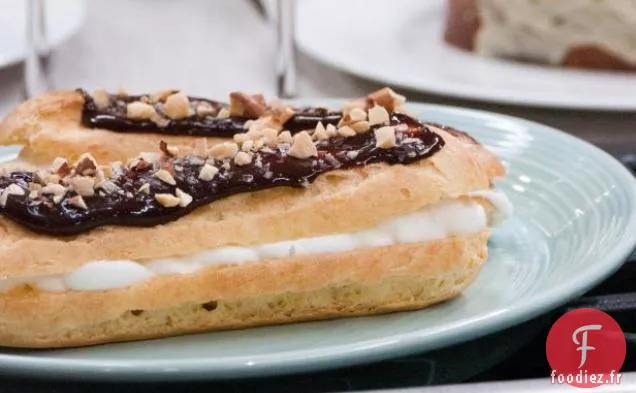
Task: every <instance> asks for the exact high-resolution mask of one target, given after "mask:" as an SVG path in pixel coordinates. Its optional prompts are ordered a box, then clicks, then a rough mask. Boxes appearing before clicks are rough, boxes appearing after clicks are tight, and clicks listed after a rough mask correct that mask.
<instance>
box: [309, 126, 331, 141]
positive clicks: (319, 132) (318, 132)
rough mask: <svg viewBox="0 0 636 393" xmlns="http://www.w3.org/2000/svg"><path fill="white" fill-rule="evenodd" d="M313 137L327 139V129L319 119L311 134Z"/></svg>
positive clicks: (321, 139)
mask: <svg viewBox="0 0 636 393" xmlns="http://www.w3.org/2000/svg"><path fill="white" fill-rule="evenodd" d="M312 137H313V139H315V140H319V141H323V140H325V139H329V134H327V130H326V129H325V126H324V125H323V124H322V122H321V121H319V122H318V124H316V129H315V130H314V133H313V135H312Z"/></svg>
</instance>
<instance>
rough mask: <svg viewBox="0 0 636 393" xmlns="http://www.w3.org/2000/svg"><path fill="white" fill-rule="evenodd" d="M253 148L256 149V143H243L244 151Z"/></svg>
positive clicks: (250, 141)
mask: <svg viewBox="0 0 636 393" xmlns="http://www.w3.org/2000/svg"><path fill="white" fill-rule="evenodd" d="M253 148H254V141H253V140H251V139H250V140H249V141H245V142H243V145H241V150H243V151H250V150H252V149H253Z"/></svg>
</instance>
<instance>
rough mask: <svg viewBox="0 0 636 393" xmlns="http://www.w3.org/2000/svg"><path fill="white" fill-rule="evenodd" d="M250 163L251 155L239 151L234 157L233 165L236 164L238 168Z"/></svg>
mask: <svg viewBox="0 0 636 393" xmlns="http://www.w3.org/2000/svg"><path fill="white" fill-rule="evenodd" d="M251 162H252V155H251V154H249V153H246V152H244V151H240V152H238V153H236V156H234V163H236V165H238V166H243V165H247V164H249V163H251Z"/></svg>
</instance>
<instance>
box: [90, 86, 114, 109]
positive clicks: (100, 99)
mask: <svg viewBox="0 0 636 393" xmlns="http://www.w3.org/2000/svg"><path fill="white" fill-rule="evenodd" d="M91 97H93V101H95V105H97V108H99V109H104V108H107V107H108V106H109V105H110V95H109V94H108V92H107V91H106V90H105V89H97V90H94V91H93V93H92V94H91Z"/></svg>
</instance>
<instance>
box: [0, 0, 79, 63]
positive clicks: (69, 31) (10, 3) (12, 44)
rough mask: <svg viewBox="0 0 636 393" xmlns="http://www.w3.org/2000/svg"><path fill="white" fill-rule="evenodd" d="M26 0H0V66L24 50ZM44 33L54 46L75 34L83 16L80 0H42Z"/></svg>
mask: <svg viewBox="0 0 636 393" xmlns="http://www.w3.org/2000/svg"><path fill="white" fill-rule="evenodd" d="M27 3H28V2H27V0H0V68H2V67H6V66H8V65H11V64H15V63H17V62H20V61H22V60H23V59H24V58H25V56H26V53H27V41H26V31H27V30H26V29H27ZM43 3H44V7H45V10H46V23H45V25H46V36H47V42H48V45H49V46H50V47H51V48H54V47H56V46H58V45H59V44H61V43H62V42H64V41H65V40H66V39H68V38H70V37H71V36H72V35H73V34H74V33H76V32H77V31H78V30H79V28H80V26H81V25H82V23H83V22H84V18H85V16H86V12H85V5H84V0H45V1H44V2H43Z"/></svg>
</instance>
